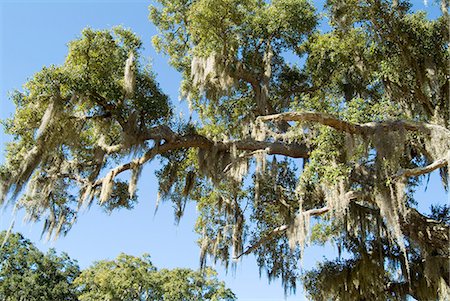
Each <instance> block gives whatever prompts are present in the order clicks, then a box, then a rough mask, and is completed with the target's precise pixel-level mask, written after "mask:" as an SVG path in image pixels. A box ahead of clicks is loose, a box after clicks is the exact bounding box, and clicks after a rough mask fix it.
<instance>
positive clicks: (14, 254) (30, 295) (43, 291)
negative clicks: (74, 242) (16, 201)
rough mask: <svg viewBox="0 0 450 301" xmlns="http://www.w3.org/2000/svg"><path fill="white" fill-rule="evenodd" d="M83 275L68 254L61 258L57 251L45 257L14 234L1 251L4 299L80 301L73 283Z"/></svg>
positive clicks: (0, 277) (0, 280) (1, 236)
mask: <svg viewBox="0 0 450 301" xmlns="http://www.w3.org/2000/svg"><path fill="white" fill-rule="evenodd" d="M5 235H6V231H3V232H2V233H1V234H0V240H1V241H3V240H4V239H5ZM79 273H80V270H79V267H78V264H77V262H76V261H74V260H72V259H70V258H69V256H68V255H67V254H65V253H62V254H61V255H60V256H58V255H57V254H56V252H55V251H54V250H53V249H50V250H49V251H48V253H47V254H43V253H42V252H41V251H39V250H38V249H37V248H36V247H35V246H34V245H33V244H32V243H31V242H30V241H29V240H27V239H25V238H24V237H23V236H22V235H21V234H19V233H14V234H10V235H9V236H8V239H7V240H6V242H5V243H4V245H3V246H2V247H1V248H0V299H1V300H5V301H21V300H27V301H34V300H67V301H69V300H78V299H77V291H76V289H75V287H74V286H73V282H74V280H75V278H76V277H77V276H78V274H79Z"/></svg>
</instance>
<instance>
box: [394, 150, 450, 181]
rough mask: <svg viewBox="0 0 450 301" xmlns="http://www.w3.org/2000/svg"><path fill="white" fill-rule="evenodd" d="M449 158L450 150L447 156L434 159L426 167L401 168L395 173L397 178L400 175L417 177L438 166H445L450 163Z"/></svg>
mask: <svg viewBox="0 0 450 301" xmlns="http://www.w3.org/2000/svg"><path fill="white" fill-rule="evenodd" d="M448 158H450V151H449V155H448V156H447V157H446V158H441V159H439V160H436V161H434V162H433V163H431V164H429V165H427V166H424V167H417V168H412V169H401V170H399V171H398V172H397V174H396V175H395V177H396V178H399V177H417V176H420V175H423V174H427V173H430V172H432V171H434V170H436V169H438V168H442V167H444V166H447V165H448Z"/></svg>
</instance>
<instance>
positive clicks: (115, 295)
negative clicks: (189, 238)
mask: <svg viewBox="0 0 450 301" xmlns="http://www.w3.org/2000/svg"><path fill="white" fill-rule="evenodd" d="M216 274H217V273H216V272H215V271H214V270H212V269H211V268H206V269H204V270H203V271H193V270H190V269H181V268H178V269H173V270H168V269H162V270H159V271H158V270H157V269H156V268H155V267H154V266H153V264H152V262H151V261H150V256H148V255H143V256H142V257H134V256H130V255H126V254H121V255H119V256H118V257H117V258H116V259H115V260H103V261H99V262H96V263H95V264H93V265H92V266H91V267H90V268H88V269H86V270H84V271H83V272H82V273H81V275H80V276H79V277H78V278H77V279H76V280H75V284H76V285H78V287H80V289H81V292H80V296H79V300H81V301H83V300H123V301H127V300H130V301H131V300H133V301H135V300H155V301H158V300H161V301H163V300H185V301H189V300H212V301H220V300H223V301H232V300H236V299H235V296H234V294H233V293H232V292H231V291H230V290H229V289H226V288H225V284H224V283H223V282H219V281H218V280H217V277H216Z"/></svg>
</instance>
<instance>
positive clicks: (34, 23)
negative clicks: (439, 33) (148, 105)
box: [0, 0, 448, 301]
mask: <svg viewBox="0 0 450 301" xmlns="http://www.w3.org/2000/svg"><path fill="white" fill-rule="evenodd" d="M149 4H150V2H149V1H111V0H110V1H99V0H97V1H87V0H86V1H81V0H80V1H74V0H73V1H2V0H0V119H5V118H7V117H10V116H11V114H12V113H13V111H14V107H13V105H12V103H11V102H10V101H9V100H8V98H7V93H8V92H10V91H12V90H13V89H16V88H19V89H20V88H21V86H22V84H23V83H25V82H26V80H27V79H28V78H30V77H31V76H32V75H33V74H34V73H35V72H37V71H39V70H40V69H41V68H42V67H43V66H48V65H50V64H61V63H63V61H64V58H65V55H66V53H67V47H66V44H67V43H68V42H69V41H70V40H72V39H74V38H76V37H78V36H79V34H80V32H81V30H82V29H83V28H84V27H86V26H90V27H92V28H94V29H105V28H111V27H112V26H115V25H123V26H125V27H128V28H131V29H132V30H133V31H135V32H136V33H137V34H138V35H139V36H140V37H141V38H142V40H143V42H144V47H145V51H144V57H145V58H147V59H148V60H149V61H151V62H152V64H153V67H154V70H155V71H156V73H157V80H158V82H159V83H160V85H161V88H162V90H163V91H164V92H165V93H167V94H168V95H169V96H170V97H171V99H172V102H173V104H174V105H175V106H176V107H177V109H178V110H179V111H183V112H185V113H186V112H187V105H186V104H185V103H180V102H179V101H178V89H179V81H180V76H179V74H177V73H176V72H175V71H173V69H171V67H169V66H168V64H167V57H164V56H162V55H159V54H157V53H155V51H154V49H153V48H152V46H151V43H150V40H151V37H152V36H153V35H154V34H156V30H155V28H154V26H153V25H152V24H151V23H150V22H149V21H148V5H149ZM417 4H418V6H421V7H423V6H422V2H421V1H420V2H418V3H417ZM433 11H436V9H433ZM0 138H1V144H0V151H1V153H2V154H1V155H0V162H2V161H3V160H4V159H3V156H4V155H3V150H4V143H5V142H7V141H8V139H9V137H6V136H5V135H3V134H0ZM157 167H158V161H157V160H155V161H154V162H152V163H151V164H150V165H148V166H147V167H146V168H145V169H144V171H143V174H142V176H141V180H140V182H139V186H138V189H139V191H138V194H139V204H138V205H137V206H136V207H135V209H133V210H131V211H125V210H124V211H120V212H115V213H113V214H111V215H107V214H106V213H104V212H103V211H101V210H100V209H98V208H96V207H95V206H93V207H92V208H91V210H89V211H87V212H84V213H82V214H81V216H80V217H79V220H78V222H77V223H76V224H75V226H74V227H73V229H72V230H71V231H70V232H69V234H68V235H67V236H66V237H62V238H60V239H58V240H57V241H55V242H45V241H41V240H40V239H39V238H40V233H41V229H42V225H41V224H39V223H38V224H24V223H23V222H22V220H21V218H22V217H23V215H22V214H21V213H19V214H18V215H17V217H16V227H15V231H20V232H22V233H23V234H24V235H25V236H26V237H28V238H30V239H31V240H32V241H33V242H34V243H36V245H37V246H38V247H39V248H40V249H42V250H46V249H48V248H49V247H54V248H56V249H57V251H64V252H67V253H68V254H69V255H70V256H71V257H72V258H74V259H77V260H78V262H79V264H80V266H81V267H82V268H85V267H87V266H89V265H90V264H91V263H92V262H93V261H96V260H101V259H113V258H115V257H116V256H117V255H118V254H119V253H120V252H125V253H128V254H132V255H141V254H143V253H150V254H151V256H152V260H153V263H154V264H155V265H156V266H157V267H158V268H174V267H188V268H193V269H197V268H198V266H199V249H198V247H197V245H196V242H195V241H196V239H197V236H196V234H195V233H194V230H193V229H194V223H195V218H196V210H195V205H194V204H192V203H191V204H189V205H188V206H187V209H186V213H185V216H184V218H183V219H182V220H181V222H180V223H179V225H175V223H174V218H173V210H172V207H171V204H170V203H165V204H162V205H161V206H160V208H159V210H158V213H157V214H156V215H154V214H153V213H154V209H155V202H156V194H157V186H156V178H155V176H154V170H155V169H156V168H157ZM429 183H430V184H429V186H428V190H427V191H426V192H425V191H424V189H421V191H420V192H419V193H418V194H417V197H418V198H419V200H424V201H425V202H426V204H425V205H423V207H421V208H422V209H423V208H428V206H429V204H430V202H429V201H426V197H428V198H429V197H430V196H433V197H434V198H435V199H438V200H441V202H445V201H446V200H448V196H447V195H446V194H445V193H444V192H443V190H442V188H441V186H440V184H439V181H438V179H437V177H436V175H433V176H432V178H431V180H430V182H429ZM11 220H12V215H11V210H10V208H9V209H8V208H6V209H5V210H4V212H3V214H1V215H0V230H1V229H6V228H8V226H9V224H10V222H11ZM334 253H335V251H334V250H333V249H332V247H331V246H328V247H327V249H324V248H319V247H310V248H307V250H306V253H305V257H304V261H303V266H304V267H305V268H311V267H313V266H315V263H316V262H317V261H318V260H320V259H322V257H323V256H324V255H327V256H330V254H334ZM216 268H217V270H218V271H219V278H220V279H222V280H225V281H226V283H227V286H228V287H230V288H231V289H232V290H233V291H234V292H235V293H236V294H237V296H238V298H239V300H244V301H250V300H285V299H284V293H283V289H282V287H281V283H280V282H279V281H274V282H272V283H271V284H270V285H269V284H268V280H267V278H266V277H265V275H264V272H263V273H262V277H261V278H259V270H258V267H257V265H256V262H255V260H254V258H253V257H252V256H249V257H246V258H244V259H243V261H242V262H241V263H239V264H238V266H237V269H236V273H235V275H234V273H232V271H229V272H228V273H226V271H224V269H222V268H221V267H220V266H217V267H216ZM287 300H306V298H305V297H304V296H303V294H302V291H301V288H300V289H299V291H298V292H297V295H296V296H290V297H288V298H287Z"/></svg>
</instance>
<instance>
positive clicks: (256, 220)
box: [0, 0, 450, 300]
mask: <svg viewBox="0 0 450 301" xmlns="http://www.w3.org/2000/svg"><path fill="white" fill-rule="evenodd" d="M159 2H160V3H159V4H158V5H156V6H155V7H151V9H150V10H151V11H150V19H151V20H152V22H153V23H154V24H155V25H156V26H157V27H158V28H159V30H160V33H159V35H158V36H156V37H155V38H154V40H153V42H154V45H155V47H156V48H157V49H158V50H159V51H161V52H163V53H165V54H167V55H168V56H169V58H170V64H171V65H172V66H173V67H174V68H175V69H176V70H177V71H178V72H180V73H181V74H182V77H183V80H182V83H181V96H182V97H183V98H184V99H186V100H187V101H188V102H189V105H190V108H191V110H192V111H193V112H195V116H198V118H194V120H195V122H192V121H189V122H186V121H182V120H181V121H180V120H176V119H174V118H173V117H172V115H171V107H170V104H169V102H168V99H167V97H166V96H165V95H164V94H163V93H162V92H161V91H160V89H159V88H158V85H157V84H156V83H155V81H154V77H153V75H152V73H151V71H150V70H149V69H148V68H147V67H145V66H143V65H141V61H140V60H139V54H140V47H141V42H140V40H139V39H138V38H137V37H136V36H135V35H134V34H133V33H131V32H130V31H127V30H124V29H122V28H116V29H114V30H113V31H93V30H90V29H87V30H85V31H83V33H82V36H81V37H80V38H79V39H77V40H75V41H74V42H72V43H70V44H69V54H68V56H67V59H66V61H65V63H64V64H63V65H62V66H52V67H50V68H45V69H43V70H42V71H41V72H39V73H37V74H36V75H35V77H34V78H33V79H32V80H30V81H29V82H28V83H27V84H26V86H25V88H26V89H25V90H24V91H22V92H16V93H15V94H14V95H13V100H14V102H15V104H16V106H17V109H16V113H15V115H14V117H13V118H11V119H10V120H8V121H7V122H6V123H5V124H6V132H7V133H9V134H12V135H13V136H14V137H15V140H14V141H13V142H11V143H10V144H9V145H8V151H7V161H6V164H5V165H4V166H3V168H2V170H1V176H2V178H3V181H2V188H1V191H2V193H1V194H0V195H1V196H2V199H3V200H6V199H13V200H16V203H15V204H16V206H18V207H21V208H25V209H26V211H27V212H28V215H29V218H30V219H31V220H36V219H44V220H45V229H44V230H45V231H47V233H48V234H49V235H52V234H54V235H58V234H59V233H61V232H64V233H65V232H66V231H67V230H69V229H70V226H71V225H72V223H73V222H74V221H75V219H76V214H77V211H78V209H79V208H81V207H83V206H90V205H91V204H92V203H93V202H94V201H95V202H97V203H98V204H99V205H100V206H103V207H105V208H106V210H113V209H116V208H131V207H133V203H134V202H135V201H136V194H135V190H136V182H137V180H138V178H139V175H140V171H141V169H142V167H143V165H145V164H146V163H147V162H149V161H151V160H153V159H155V158H159V159H160V160H161V169H160V170H159V171H158V172H157V176H158V178H159V195H160V197H161V199H163V200H170V201H171V202H173V203H174V205H175V208H176V212H175V213H176V218H177V219H178V218H180V217H181V216H182V213H183V209H184V207H185V204H186V202H188V201H194V202H196V203H197V208H198V211H199V216H198V220H197V224H196V230H197V232H198V233H199V237H200V238H199V246H200V249H201V264H202V265H204V264H205V263H206V260H207V259H208V256H209V257H210V258H211V259H212V260H214V261H216V260H219V261H221V262H222V263H224V264H225V265H226V266H228V264H229V262H230V261H231V260H232V259H239V258H241V257H242V256H243V255H247V254H250V253H253V254H255V256H256V258H257V261H258V264H259V266H260V267H261V269H264V270H266V271H267V273H268V276H269V278H277V277H281V279H282V281H283V285H284V287H285V288H286V290H288V289H293V290H294V289H295V287H296V283H297V281H298V280H299V279H300V278H302V280H303V283H304V285H305V287H306V289H307V291H308V293H309V294H310V297H311V298H312V299H315V300H329V299H331V300H387V299H390V300H403V299H404V298H406V296H407V295H410V296H413V297H414V298H416V299H420V300H430V299H445V298H446V297H447V296H449V290H450V289H449V283H450V282H449V281H450V280H449V255H450V254H449V248H448V246H449V223H448V220H449V214H448V213H449V208H448V207H447V206H440V207H439V206H435V207H433V210H432V214H431V215H428V216H427V215H425V214H424V213H421V212H419V211H418V210H417V209H416V208H417V201H416V200H414V191H415V189H416V188H417V186H418V185H420V183H422V181H424V180H426V179H427V177H428V175H429V174H430V173H431V172H433V171H437V170H439V172H440V175H441V178H442V185H443V186H444V188H445V189H448V178H449V168H448V162H449V161H450V124H449V123H450V104H449V88H450V86H449V76H450V75H449V68H448V60H449V50H448V45H449V27H448V1H446V0H443V1H441V2H440V6H441V11H442V14H441V16H440V17H438V18H437V19H435V20H430V19H429V18H427V16H426V14H425V13H423V12H414V11H412V8H411V3H409V2H408V1H392V2H390V1H384V0H343V1H334V0H329V1H327V3H326V7H325V9H326V13H327V14H328V16H329V20H330V27H331V29H330V30H329V31H328V32H326V33H323V32H321V31H320V30H318V29H317V24H318V22H320V18H321V14H320V12H318V11H317V10H316V9H315V8H314V7H313V5H312V4H311V3H310V2H308V1H305V0H276V1H258V0H245V1H237V0H196V1H187V0H174V1H165V0H161V1H159ZM292 61H296V62H297V63H290V62H292ZM130 155H131V156H133V158H134V159H133V160H131V161H129V162H126V161H125V160H126V159H127V158H129V157H130ZM124 162H126V163H124ZM127 172H128V173H129V174H130V177H129V180H124V177H118V176H119V175H121V174H126V173H127ZM25 186H26V187H25ZM21 192H23V193H21ZM429 197H430V200H429V204H433V202H435V201H437V200H434V199H433V196H432V193H429ZM311 218H313V219H312V220H311ZM311 222H312V223H311ZM308 240H312V242H313V243H325V242H327V241H331V242H333V243H335V244H336V245H337V246H338V249H339V250H341V251H343V252H345V254H346V257H349V259H346V260H344V259H340V258H337V259H336V260H334V261H327V262H324V263H322V264H321V265H320V266H319V267H317V269H315V270H312V271H309V272H307V273H301V271H300V269H299V268H300V266H299V262H300V258H301V256H302V253H303V249H304V246H305V245H306V243H307V242H308ZM244 245H248V247H246V248H244ZM233 262H234V261H233Z"/></svg>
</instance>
